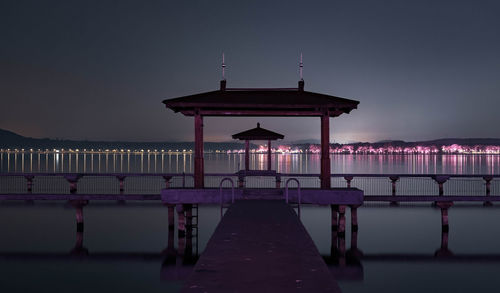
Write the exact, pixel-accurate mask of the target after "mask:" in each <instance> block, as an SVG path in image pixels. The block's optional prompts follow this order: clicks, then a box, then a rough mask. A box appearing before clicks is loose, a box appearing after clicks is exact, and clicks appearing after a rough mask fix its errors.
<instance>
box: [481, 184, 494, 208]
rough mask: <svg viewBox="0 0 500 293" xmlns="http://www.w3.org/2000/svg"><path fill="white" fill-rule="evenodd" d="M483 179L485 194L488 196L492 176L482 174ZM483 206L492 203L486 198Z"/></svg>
mask: <svg viewBox="0 0 500 293" xmlns="http://www.w3.org/2000/svg"><path fill="white" fill-rule="evenodd" d="M483 179H484V181H485V182H486V196H490V194H491V180H493V176H484V177H483ZM483 205H484V206H488V207H489V206H492V205H493V203H492V202H491V201H489V200H486V201H485V202H484V203H483Z"/></svg>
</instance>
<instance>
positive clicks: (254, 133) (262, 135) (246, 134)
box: [233, 123, 285, 171]
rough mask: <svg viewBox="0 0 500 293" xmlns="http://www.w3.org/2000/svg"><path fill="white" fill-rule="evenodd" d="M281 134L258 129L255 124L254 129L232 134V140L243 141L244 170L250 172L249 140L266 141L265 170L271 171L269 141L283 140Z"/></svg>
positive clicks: (258, 125) (258, 126)
mask: <svg viewBox="0 0 500 293" xmlns="http://www.w3.org/2000/svg"><path fill="white" fill-rule="evenodd" d="M284 137H285V136H284V135H283V134H279V133H276V132H274V131H271V130H267V129H265V128H261V127H260V123H257V127H256V128H252V129H249V130H246V131H243V132H240V133H236V134H233V139H239V140H244V141H245V170H246V171H248V170H250V168H249V166H250V164H249V162H250V141H251V140H267V170H268V171H270V170H271V140H277V139H283V138H284Z"/></svg>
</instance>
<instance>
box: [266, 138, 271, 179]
mask: <svg viewBox="0 0 500 293" xmlns="http://www.w3.org/2000/svg"><path fill="white" fill-rule="evenodd" d="M267 170H269V171H270V170H271V140H268V141H267Z"/></svg>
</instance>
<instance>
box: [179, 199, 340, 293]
mask: <svg viewBox="0 0 500 293" xmlns="http://www.w3.org/2000/svg"><path fill="white" fill-rule="evenodd" d="M182 292H207V293H211V292H222V293H224V292H341V291H340V288H339V287H338V284H337V282H336V281H335V280H334V278H333V276H332V275H331V273H330V271H329V270H328V268H327V266H326V264H325V262H324V260H323V258H322V257H321V255H320V254H319V252H318V250H317V248H316V246H315V245H314V243H313V241H312V239H311V237H310V236H309V234H308V233H307V231H306V230H305V228H304V226H303V225H302V223H301V222H300V221H299V219H298V218H297V215H296V214H295V212H294V211H293V209H292V208H291V207H290V206H289V205H287V204H285V202H284V201H283V200H280V201H276V200H244V201H237V202H236V203H235V204H234V205H232V206H231V207H230V208H229V210H228V211H227V213H226V214H225V215H224V217H223V219H222V221H221V222H220V223H219V225H218V226H217V228H216V230H215V232H214V234H213V235H212V237H211V238H210V240H209V242H208V244H207V247H206V249H205V251H204V252H203V253H202V255H201V257H200V259H199V260H198V262H197V264H196V266H195V268H194V271H193V273H192V274H191V276H189V278H188V280H187V281H186V282H185V284H184V287H183V290H182Z"/></svg>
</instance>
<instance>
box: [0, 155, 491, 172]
mask: <svg viewBox="0 0 500 293" xmlns="http://www.w3.org/2000/svg"><path fill="white" fill-rule="evenodd" d="M320 159H321V158H320V155H318V154H273V157H272V166H273V167H272V168H273V170H277V171H278V172H281V173H304V174H306V173H310V174H318V173H319V172H320V170H319V165H320ZM244 160H245V159H244V155H243V154H215V153H211V154H205V172H207V173H230V172H236V171H238V170H240V169H241V168H243V166H244V163H245V162H244ZM193 164H194V157H193V155H192V154H190V153H147V152H146V153H112V152H110V153H74V152H73V153H67V152H66V153H60V152H57V153H56V152H47V153H45V152H0V172H67V173H71V172H75V173H119V172H120V173H182V172H185V173H192V172H193ZM266 168H267V155H264V154H251V156H250V169H254V170H264V169H266ZM331 170H332V173H358V174H359V173H402V174H431V173H432V174H438V173H441V174H499V173H500V155H331Z"/></svg>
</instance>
